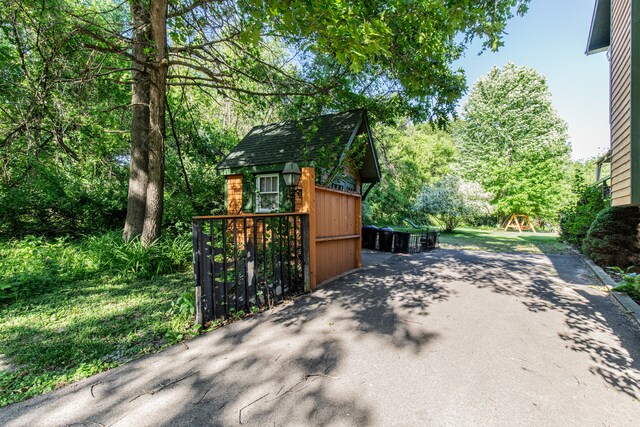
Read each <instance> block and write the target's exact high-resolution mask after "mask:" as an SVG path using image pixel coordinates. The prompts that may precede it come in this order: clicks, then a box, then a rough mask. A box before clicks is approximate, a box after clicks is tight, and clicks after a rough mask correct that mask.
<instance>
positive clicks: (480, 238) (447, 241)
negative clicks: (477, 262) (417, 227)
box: [440, 228, 571, 254]
mask: <svg viewBox="0 0 640 427" xmlns="http://www.w3.org/2000/svg"><path fill="white" fill-rule="evenodd" d="M440 246H441V247H443V248H447V249H465V250H472V251H491V252H527V253H534V254H567V253H571V252H570V250H569V248H568V247H567V246H566V245H565V244H564V243H563V242H561V241H560V240H559V239H558V236H557V235H556V234H555V233H517V232H508V231H490V230H478V229H471V228H459V229H456V230H454V231H453V232H451V233H441V234H440Z"/></svg>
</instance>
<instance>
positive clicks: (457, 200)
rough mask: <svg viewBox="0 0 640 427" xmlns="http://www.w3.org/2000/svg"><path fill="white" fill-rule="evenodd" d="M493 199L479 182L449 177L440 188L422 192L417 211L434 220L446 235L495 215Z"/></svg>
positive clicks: (433, 187) (431, 187) (416, 205)
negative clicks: (468, 222)
mask: <svg viewBox="0 0 640 427" xmlns="http://www.w3.org/2000/svg"><path fill="white" fill-rule="evenodd" d="M491 198H492V195H491V194H490V193H488V192H487V191H485V190H484V189H483V188H482V186H481V185H480V184H478V183H477V182H470V181H464V180H462V179H460V178H459V177H457V176H454V175H446V176H444V177H443V178H442V179H441V180H440V181H438V182H437V183H436V184H434V185H427V186H425V187H424V188H423V189H422V192H421V193H420V195H419V196H418V198H417V200H416V204H415V209H416V210H418V211H420V212H422V213H425V214H428V215H432V216H434V217H435V218H436V219H437V220H438V221H439V222H440V223H441V224H442V226H443V227H444V229H445V231H451V230H453V229H454V228H456V227H457V226H459V225H460V224H461V223H462V221H464V220H466V219H471V218H473V217H477V216H485V215H491V214H492V213H493V207H492V206H491V204H490V203H489V201H490V200H491Z"/></svg>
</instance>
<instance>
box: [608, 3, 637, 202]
mask: <svg viewBox="0 0 640 427" xmlns="http://www.w3.org/2000/svg"><path fill="white" fill-rule="evenodd" d="M611 6H612V16H611V51H610V54H611V62H610V67H611V73H610V75H611V86H610V87H611V89H610V90H611V92H610V97H611V107H610V108H611V110H610V122H611V183H612V186H611V189H612V200H611V204H612V205H613V206H623V205H628V204H630V203H631V201H632V200H631V0H612V3H611Z"/></svg>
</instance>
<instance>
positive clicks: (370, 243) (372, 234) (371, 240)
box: [362, 225, 378, 250]
mask: <svg viewBox="0 0 640 427" xmlns="http://www.w3.org/2000/svg"><path fill="white" fill-rule="evenodd" d="M377 239H378V227H376V226H375V225H365V226H364V227H362V247H363V248H365V249H374V250H375V248H376V240H377Z"/></svg>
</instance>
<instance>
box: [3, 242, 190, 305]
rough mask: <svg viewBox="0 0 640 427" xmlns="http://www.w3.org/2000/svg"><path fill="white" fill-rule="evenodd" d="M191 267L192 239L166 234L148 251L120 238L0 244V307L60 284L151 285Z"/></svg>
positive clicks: (139, 244) (140, 244)
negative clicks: (124, 281) (120, 280)
mask: <svg viewBox="0 0 640 427" xmlns="http://www.w3.org/2000/svg"><path fill="white" fill-rule="evenodd" d="M190 265H191V237H190V235H189V234H182V235H178V236H176V237H172V236H170V235H169V234H168V233H167V234H166V235H164V236H163V237H162V238H161V239H160V240H158V241H156V242H155V243H153V244H152V245H150V246H149V247H147V248H144V247H143V246H142V243H141V242H140V241H139V239H135V240H132V241H131V242H128V243H127V242H124V241H123V240H122V238H121V237H120V233H118V232H110V233H105V234H101V235H94V236H89V237H87V238H85V239H82V240H80V241H72V240H70V239H68V238H58V239H55V240H49V241H47V240H45V239H43V238H39V237H27V238H24V239H22V240H13V241H9V242H5V243H0V304H2V303H7V302H9V301H17V300H22V299H25V300H26V299H29V298H31V297H33V296H34V295H35V294H42V293H47V292H49V291H50V290H51V289H55V288H56V287H57V286H60V284H62V283H70V282H74V281H78V280H86V279H89V278H98V277H103V278H105V280H106V278H109V277H116V276H117V277H124V278H129V279H134V278H135V279H150V278H153V277H157V276H161V275H165V274H171V273H175V272H177V271H181V270H184V269H185V268H187V267H188V266H190Z"/></svg>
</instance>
